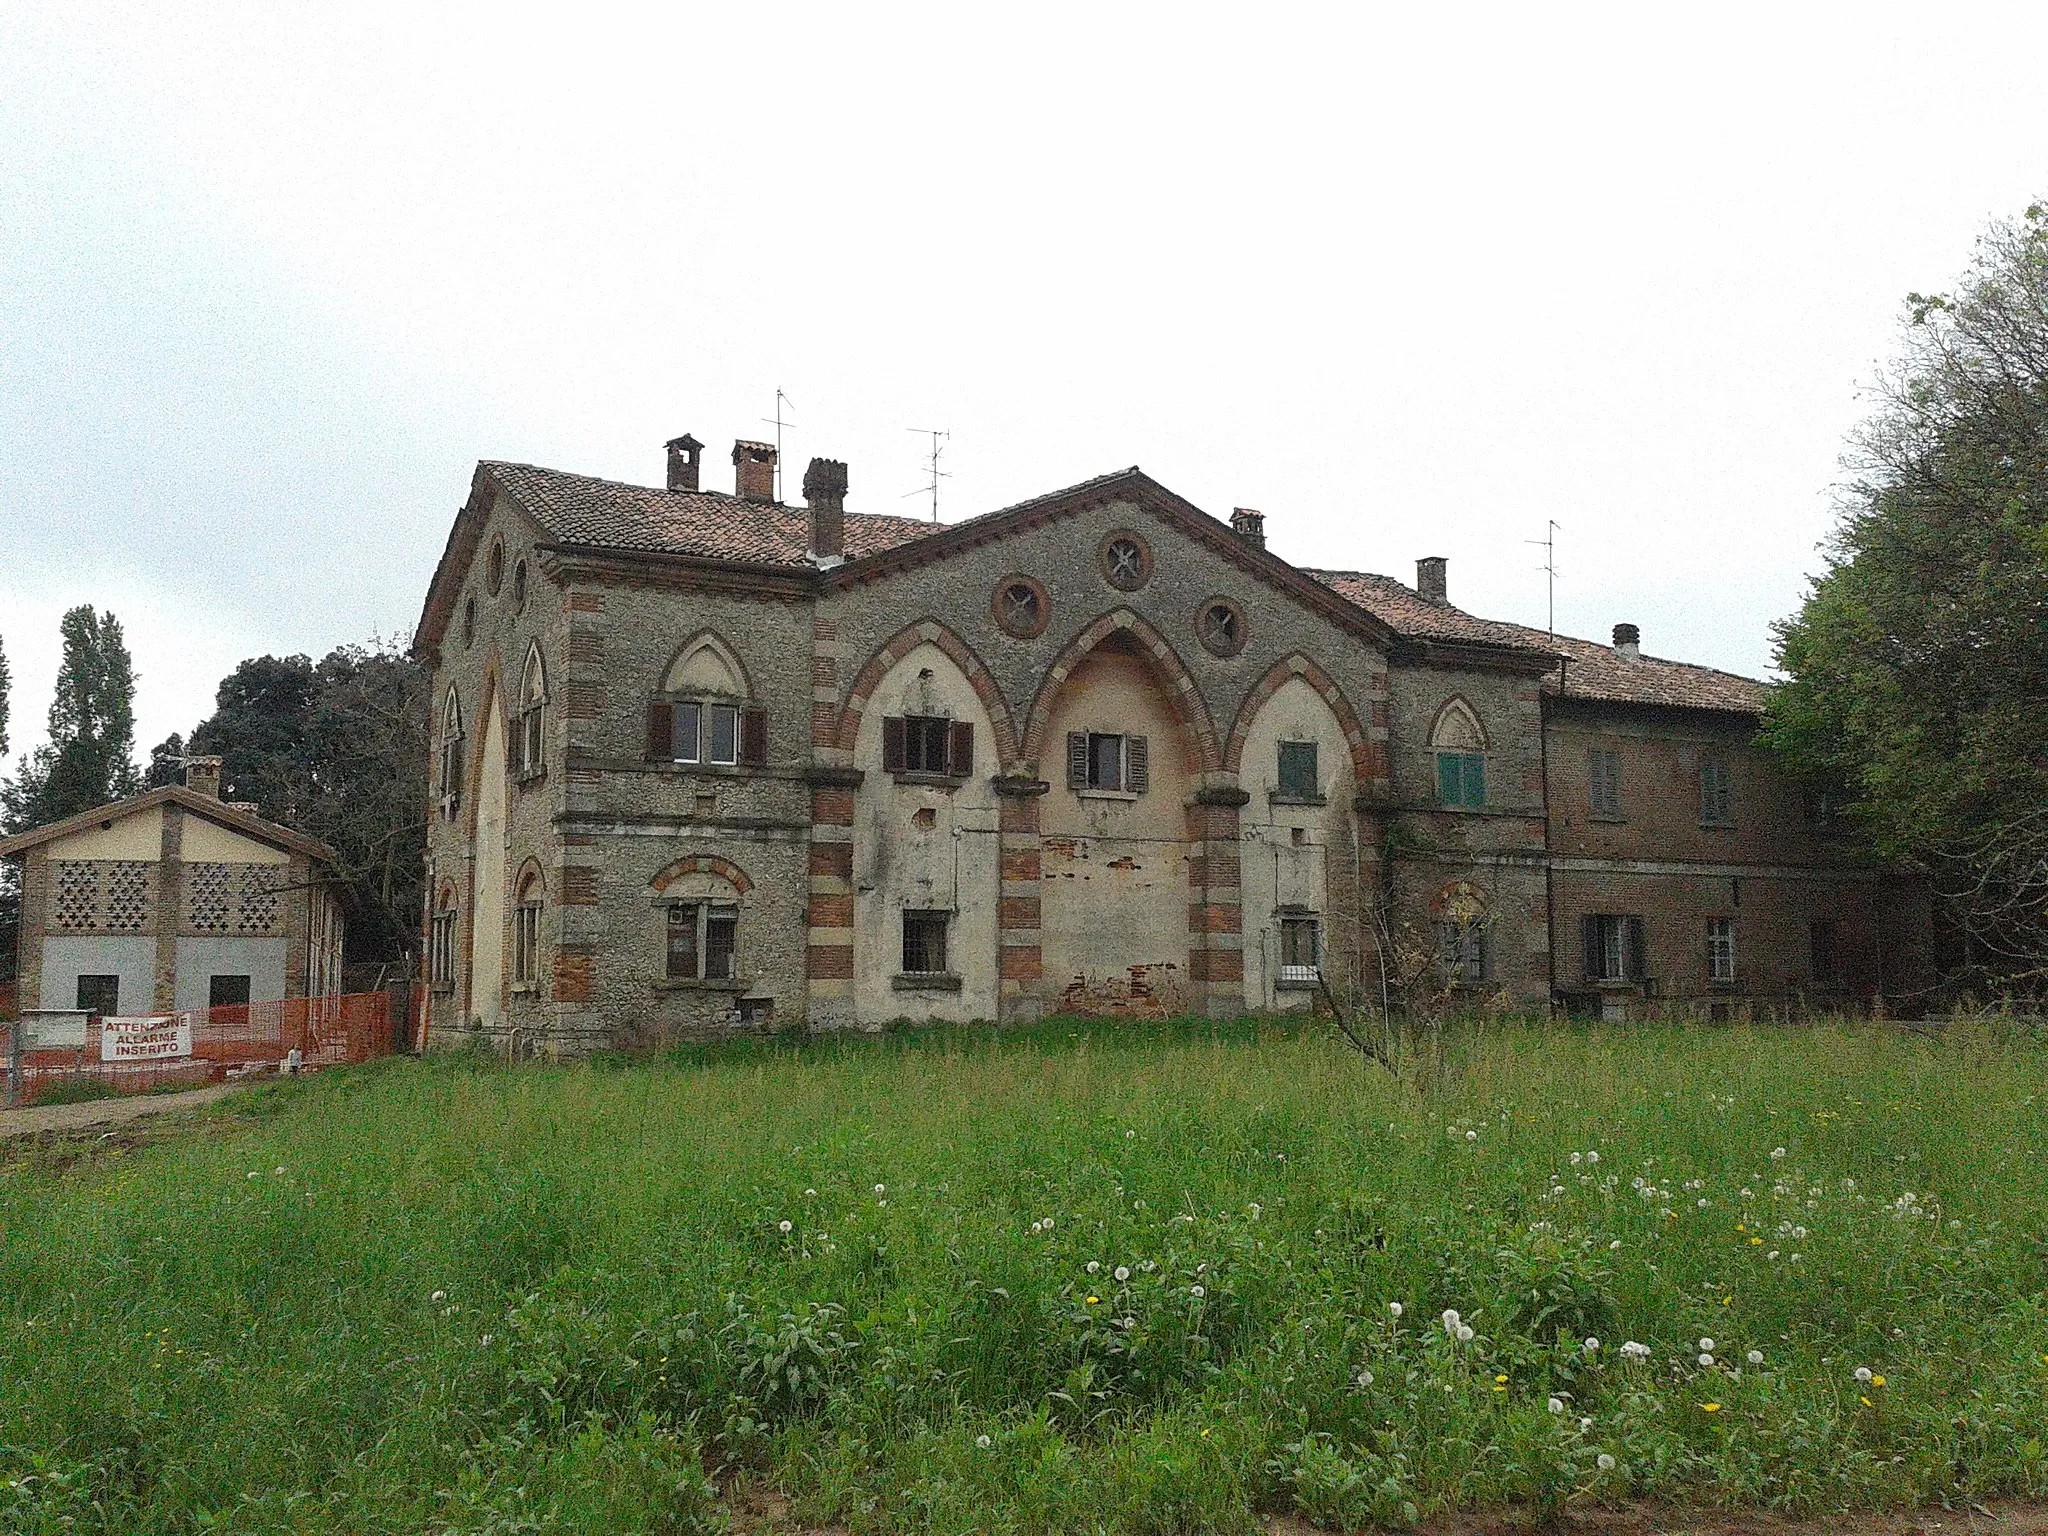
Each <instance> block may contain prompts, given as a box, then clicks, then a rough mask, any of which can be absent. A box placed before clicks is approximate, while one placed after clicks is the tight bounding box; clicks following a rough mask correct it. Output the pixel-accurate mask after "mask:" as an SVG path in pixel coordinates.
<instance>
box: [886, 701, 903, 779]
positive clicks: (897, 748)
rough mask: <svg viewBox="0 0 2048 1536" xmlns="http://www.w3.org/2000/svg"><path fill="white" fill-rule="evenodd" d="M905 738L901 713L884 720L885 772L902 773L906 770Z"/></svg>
mask: <svg viewBox="0 0 2048 1536" xmlns="http://www.w3.org/2000/svg"><path fill="white" fill-rule="evenodd" d="M903 739H904V732H903V717H902V716H901V715H890V716H888V717H887V718H886V719H884V720H883V721H882V771H883V772H884V773H901V772H903V771H904V770H903V763H904V748H903Z"/></svg>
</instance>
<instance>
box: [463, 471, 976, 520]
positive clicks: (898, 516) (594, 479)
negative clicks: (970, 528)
mask: <svg viewBox="0 0 2048 1536" xmlns="http://www.w3.org/2000/svg"><path fill="white" fill-rule="evenodd" d="M477 463H478V464H480V465H482V466H483V467H485V468H487V469H528V470H532V471H533V472H534V473H535V474H537V475H559V476H561V477H562V478H563V479H565V480H582V481H586V482H588V483H589V484H591V485H606V486H613V487H615V488H617V489H619V490H622V491H640V492H643V493H645V494H646V495H649V496H709V497H713V498H715V499H716V500H718V501H724V502H730V503H732V504H733V505H734V506H736V507H766V508H768V509H770V510H772V511H779V512H790V513H803V512H807V511H808V510H809V507H808V505H807V504H806V503H804V502H800V501H797V502H790V501H755V500H753V499H752V498H750V497H746V496H739V495H735V494H734V493H733V492H731V491H721V490H716V489H713V488H711V487H700V488H699V489H697V490H693V491H679V490H674V489H672V488H671V487H669V486H665V485H638V484H636V483H634V482H633V481H631V480H614V479H612V478H610V477H609V476H607V475H586V474H584V473H583V471H581V470H580V469H556V468H554V467H553V466H552V465H548V464H529V463H527V462H526V461H524V460H522V459H479V460H477ZM846 515H847V516H848V517H862V518H873V519H876V520H877V521H882V522H891V523H911V524H914V525H917V526H924V525H925V520H924V519H923V518H921V517H906V516H904V515H903V514H902V513H901V512H854V511H849V512H848V513H847V514H846ZM938 526H940V527H950V526H951V525H950V524H945V523H942V524H939V525H938Z"/></svg>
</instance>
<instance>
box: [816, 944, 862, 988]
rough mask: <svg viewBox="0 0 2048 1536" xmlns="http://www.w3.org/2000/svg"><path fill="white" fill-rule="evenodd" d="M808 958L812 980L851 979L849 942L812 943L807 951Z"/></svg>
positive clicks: (851, 967) (850, 947)
mask: <svg viewBox="0 0 2048 1536" xmlns="http://www.w3.org/2000/svg"><path fill="white" fill-rule="evenodd" d="M808 960H809V971H810V976H811V979H812V980H813V981H851V980H853V946H852V945H851V944H813V945H811V947H810V949H809V951H808Z"/></svg>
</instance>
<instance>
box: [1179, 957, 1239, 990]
mask: <svg viewBox="0 0 2048 1536" xmlns="http://www.w3.org/2000/svg"><path fill="white" fill-rule="evenodd" d="M1188 974H1189V975H1190V976H1192V977H1193V978H1194V979H1195V980H1196V981H1234V982H1237V983H1239V984H1240V985H1242V984H1243V982H1244V952H1243V951H1242V950H1236V949H1198V950H1196V951H1195V952H1194V953H1193V954H1191V955H1189V956H1188Z"/></svg>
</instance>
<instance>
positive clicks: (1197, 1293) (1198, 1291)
mask: <svg viewBox="0 0 2048 1536" xmlns="http://www.w3.org/2000/svg"><path fill="white" fill-rule="evenodd" d="M1188 1294H1189V1295H1190V1296H1192V1297H1194V1298H1195V1300H1197V1301H1200V1300H1201V1299H1202V1298H1203V1297H1204V1296H1206V1295H1208V1294H1209V1293H1208V1292H1207V1291H1206V1290H1204V1289H1202V1287H1201V1286H1199V1285H1191V1286H1189V1287H1188Z"/></svg>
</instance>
